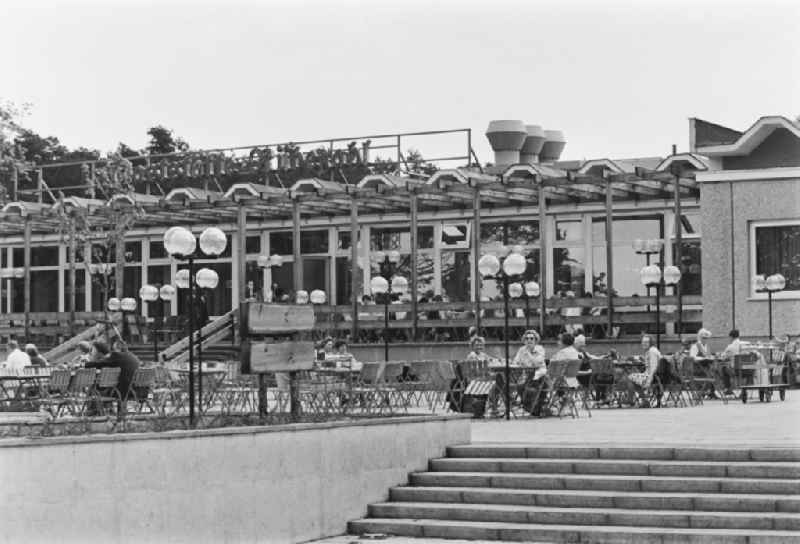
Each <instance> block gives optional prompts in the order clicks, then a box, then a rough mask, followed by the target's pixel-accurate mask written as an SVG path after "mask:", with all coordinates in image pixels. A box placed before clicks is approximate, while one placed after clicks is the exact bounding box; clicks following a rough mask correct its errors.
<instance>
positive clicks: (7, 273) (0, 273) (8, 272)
mask: <svg viewBox="0 0 800 544" xmlns="http://www.w3.org/2000/svg"><path fill="white" fill-rule="evenodd" d="M0 277H2V278H3V279H4V280H8V279H11V278H13V277H14V270H12V269H11V268H4V269H2V270H0Z"/></svg>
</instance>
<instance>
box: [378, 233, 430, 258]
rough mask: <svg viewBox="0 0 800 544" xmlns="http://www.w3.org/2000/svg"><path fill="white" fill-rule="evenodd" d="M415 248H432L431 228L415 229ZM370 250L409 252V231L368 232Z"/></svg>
mask: <svg viewBox="0 0 800 544" xmlns="http://www.w3.org/2000/svg"><path fill="white" fill-rule="evenodd" d="M417 247H418V248H419V249H429V248H432V247H433V227H418V228H417ZM370 249H371V250H372V251H390V250H393V249H396V250H398V251H405V252H410V251H411V229H410V228H408V227H389V228H382V229H379V228H373V229H371V230H370Z"/></svg>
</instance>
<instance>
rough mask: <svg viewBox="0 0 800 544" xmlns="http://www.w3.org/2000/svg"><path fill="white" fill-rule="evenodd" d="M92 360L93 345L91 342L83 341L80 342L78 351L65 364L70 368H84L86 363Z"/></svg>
mask: <svg viewBox="0 0 800 544" xmlns="http://www.w3.org/2000/svg"><path fill="white" fill-rule="evenodd" d="M91 360H92V345H91V344H90V343H89V342H86V341H83V342H80V343H79V344H78V353H77V355H75V357H73V358H72V360H70V361H69V362H67V363H66V365H63V366H64V367H65V368H67V369H69V370H73V369H77V368H83V367H84V366H85V365H86V363H88V362H90V361H91Z"/></svg>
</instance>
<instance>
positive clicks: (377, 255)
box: [372, 251, 386, 263]
mask: <svg viewBox="0 0 800 544" xmlns="http://www.w3.org/2000/svg"><path fill="white" fill-rule="evenodd" d="M372 258H373V259H375V262H376V263H382V262H383V261H385V260H386V253H384V252H383V251H376V252H375V253H373V254H372Z"/></svg>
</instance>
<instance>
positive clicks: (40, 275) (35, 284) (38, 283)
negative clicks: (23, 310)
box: [21, 270, 58, 312]
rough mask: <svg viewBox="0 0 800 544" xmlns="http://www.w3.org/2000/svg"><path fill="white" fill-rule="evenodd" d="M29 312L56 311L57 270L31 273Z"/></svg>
mask: <svg viewBox="0 0 800 544" xmlns="http://www.w3.org/2000/svg"><path fill="white" fill-rule="evenodd" d="M23 281H24V280H23ZM21 287H22V288H23V289H24V283H23V284H22V286H21ZM31 311H32V312H57V311H58V270H39V271H32V272H31Z"/></svg>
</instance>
